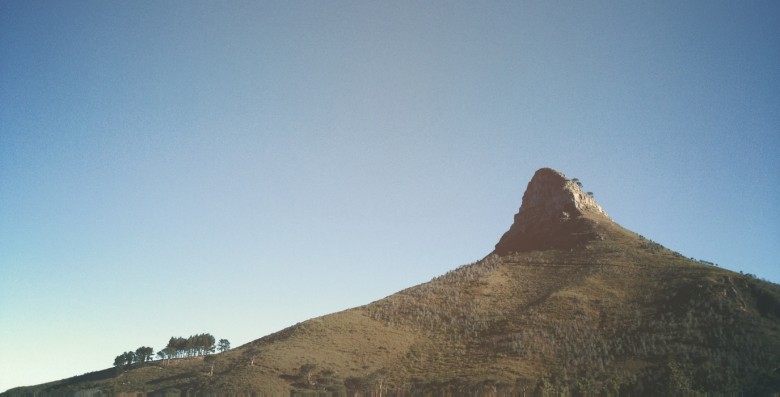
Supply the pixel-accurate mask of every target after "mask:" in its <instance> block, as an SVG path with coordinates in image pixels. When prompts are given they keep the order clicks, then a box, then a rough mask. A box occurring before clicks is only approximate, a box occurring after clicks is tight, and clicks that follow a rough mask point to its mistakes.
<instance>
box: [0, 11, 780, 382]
mask: <svg viewBox="0 0 780 397" xmlns="http://www.w3.org/2000/svg"><path fill="white" fill-rule="evenodd" d="M778 21H780V3H779V2H777V1H766V2H763V1H746V2H737V1H728V2H721V1H710V0H707V1H678V0H674V1H652V2H633V1H591V2H579V1H576V2H575V1H571V2H547V1H543V2H541V1H540V2H536V1H517V2H455V1H444V2H433V1H431V2H419V1H410V2H406V1H388V2H373V1H355V2H337V1H333V2H331V1H327V2H321V1H298V2H296V1H293V2H291V1H280V2H255V1H248V2H239V1H233V2H211V1H209V2H197V1H51V2H44V1H17V0H6V1H0V352H2V354H0V390H4V389H7V388H10V387H12V386H18V385H25V384H34V383H39V382H43V381H50V380H55V379H60V378H63V377H68V376H71V375H76V374H81V373H84V372H88V371H92V370H98V369H102V368H105V367H108V366H110V365H111V364H112V362H113V359H114V357H115V356H116V355H118V354H120V353H122V352H123V351H126V350H135V349H136V348H137V347H139V346H141V345H149V346H152V347H154V348H155V350H158V349H160V348H162V347H163V345H164V344H165V343H166V342H167V340H168V338H169V337H170V336H173V335H177V336H189V335H191V334H195V333H200V332H210V333H212V334H213V335H215V336H216V337H217V338H218V339H219V338H227V339H229V340H230V341H231V342H232V343H233V345H234V346H237V345H240V344H243V343H246V342H249V341H251V340H254V339H256V338H258V337H261V336H263V335H266V334H268V333H271V332H273V331H276V330H279V329H281V328H284V327H286V326H288V325H291V324H294V323H296V322H299V321H303V320H306V319H308V318H311V317H314V316H318V315H322V314H326V313H330V312H333V311H337V310H341V309H346V308H349V307H353V306H357V305H361V304H364V303H368V302H370V301H373V300H376V299H379V298H382V297H384V296H386V295H389V294H391V293H393V292H396V291H398V290H400V289H403V288H405V287H408V286H411V285H414V284H418V283H421V282H424V281H427V280H429V279H430V278H432V277H433V276H436V275H439V274H442V273H444V272H446V271H448V270H450V269H452V268H455V267H457V266H459V265H462V264H465V263H468V262H472V261H475V260H478V259H480V258H481V257H483V256H484V255H486V254H488V253H489V252H490V251H491V250H492V248H493V245H494V244H495V243H496V242H497V241H498V239H499V237H500V236H501V234H502V233H504V232H505V231H506V230H507V229H508V227H509V225H510V224H511V222H512V216H513V215H514V214H515V212H517V209H518V207H519V206H520V201H521V197H522V194H523V191H524V189H525V186H526V184H527V182H528V180H529V179H530V178H531V176H532V175H533V173H534V171H535V170H536V169H538V168H540V167H545V166H548V167H553V168H556V169H558V170H559V171H562V172H564V173H566V174H567V175H568V176H569V177H578V178H579V179H580V180H581V181H582V182H583V183H584V185H585V189H586V190H590V191H593V192H595V196H596V199H597V200H598V201H599V203H600V204H601V205H602V206H603V207H604V208H605V209H606V211H607V212H608V213H609V214H610V215H611V216H612V217H613V219H615V220H616V221H617V222H618V223H620V224H622V225H624V226H625V227H628V228H630V229H632V230H634V231H636V232H638V233H640V234H643V235H645V236H647V237H648V238H651V239H654V240H656V241H658V242H659V243H661V244H664V245H666V246H667V247H669V248H672V249H674V250H677V251H679V252H681V253H683V254H684V255H686V256H692V257H695V258H701V259H706V260H709V261H712V262H716V263H718V264H720V265H721V266H722V267H726V268H729V269H733V270H737V271H739V270H742V271H744V272H749V273H753V274H756V275H758V276H759V277H763V278H766V279H769V280H771V281H774V282H780V243H779V242H780V205H778V204H780V161H779V160H778V158H780V111H779V109H780V69H779V66H778V65H780V23H779V22H778Z"/></svg>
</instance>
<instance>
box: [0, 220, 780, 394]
mask: <svg viewBox="0 0 780 397" xmlns="http://www.w3.org/2000/svg"><path fill="white" fill-rule="evenodd" d="M598 233H599V234H600V235H601V236H603V238H602V239H601V240H599V241H594V242H589V243H588V244H587V245H583V246H579V247H575V248H571V249H566V250H546V251H529V252H523V253H515V254H509V255H504V256H497V255H490V256H488V257H486V258H485V259H483V260H481V261H479V262H476V263H473V264H469V265H465V266H462V267H460V268H458V269H455V270H453V271H451V272H449V273H447V274H445V275H443V276H441V277H437V278H435V279H433V280H431V281H430V282H428V283H424V284H421V285H418V286H415V287H412V288H408V289H406V290H403V291H401V292H399V293H396V294H394V295H391V296H389V297H387V298H385V299H382V300H379V301H376V302H373V303H371V304H368V305H365V306H362V307H358V308H354V309H350V310H346V311H343V312H340V313H335V314H331V315H328V316H323V317H320V318H316V319H312V320H309V321H306V322H303V323H300V324H296V325H295V326H292V327H289V328H287V329H285V330H282V331H280V332H278V333H275V334H272V335H269V336H266V337H264V338H261V339H258V340H256V341H254V342H252V343H249V344H247V345H244V346H241V347H239V348H236V349H234V350H231V351H227V352H224V353H221V354H217V355H210V356H206V357H191V358H180V359H174V360H171V363H170V365H167V366H163V365H162V362H161V361H153V362H148V363H138V364H134V365H132V366H130V367H129V368H127V369H126V370H125V371H116V370H106V371H101V372H97V373H93V374H87V375H84V376H82V377H77V378H73V379H70V380H65V381H60V382H55V383H52V384H47V385H40V386H37V387H33V388H25V389H16V390H12V391H9V392H8V393H6V395H9V396H18V395H26V393H34V392H35V393H38V395H73V393H75V392H76V391H78V390H82V391H83V390H90V391H92V393H93V394H91V395H95V394H94V393H97V392H100V391H101V390H102V391H105V392H106V393H108V391H111V393H114V394H113V395H120V394H117V393H137V392H141V393H144V392H145V393H150V395H186V394H187V393H190V395H192V393H195V392H197V393H198V395H225V396H227V395H261V394H263V393H265V394H267V395H279V394H293V395H304V394H307V393H308V394H311V393H326V394H327V393H329V394H332V395H432V394H431V393H450V394H451V395H463V394H466V393H470V394H474V395H518V396H519V395H531V394H536V395H661V394H663V395H680V394H695V393H700V394H705V393H706V394H743V395H759V396H760V395H771V393H773V392H774V393H778V392H780V372H779V371H778V367H780V286H778V285H775V284H772V283H768V282H764V281H761V280H756V279H755V278H753V277H750V276H747V275H740V274H737V273H734V272H731V271H728V270H724V269H720V268H717V267H714V266H710V265H704V264H701V263H699V262H696V261H692V260H689V259H687V258H684V257H682V255H680V254H677V253H675V252H672V251H669V250H667V249H665V248H663V247H661V246H660V245H658V244H655V243H653V242H651V241H649V240H647V239H644V238H640V237H639V236H637V235H635V234H634V233H632V232H629V231H626V230H624V229H622V228H620V227H619V226H617V225H615V224H613V223H602V224H601V225H600V226H599V230H598ZM58 393H63V394H58ZM68 393H70V394H68ZM105 395H108V394H105Z"/></svg>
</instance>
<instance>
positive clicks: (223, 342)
mask: <svg viewBox="0 0 780 397" xmlns="http://www.w3.org/2000/svg"><path fill="white" fill-rule="evenodd" d="M217 350H219V351H220V352H226V351H228V350H230V341H228V340H227V339H220V340H219V343H217Z"/></svg>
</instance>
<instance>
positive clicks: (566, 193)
mask: <svg viewBox="0 0 780 397" xmlns="http://www.w3.org/2000/svg"><path fill="white" fill-rule="evenodd" d="M601 220H604V221H609V222H611V220H610V219H609V217H608V216H607V213H606V212H604V210H603V209H602V208H601V206H600V205H598V203H596V200H594V199H593V197H591V196H590V195H589V194H586V193H584V192H583V191H582V189H581V188H580V184H579V183H578V181H576V180H570V179H567V178H566V176H565V175H564V174H562V173H560V172H558V171H555V170H553V169H551V168H542V169H540V170H538V171H536V173H535V174H534V176H533V178H531V181H530V182H529V183H528V187H527V188H526V191H525V194H523V203H522V205H521V206H520V211H519V212H518V213H517V214H516V215H515V218H514V223H513V224H512V226H511V227H510V228H509V231H507V232H506V233H504V235H503V236H502V237H501V240H499V242H498V244H496V249H495V253H497V254H499V255H504V254H507V253H509V252H521V251H532V250H542V249H552V248H568V247H572V246H575V245H578V244H582V243H585V242H587V241H592V240H597V239H601V238H603V237H602V236H601V235H600V234H599V233H598V230H597V225H598V222H599V221H601Z"/></svg>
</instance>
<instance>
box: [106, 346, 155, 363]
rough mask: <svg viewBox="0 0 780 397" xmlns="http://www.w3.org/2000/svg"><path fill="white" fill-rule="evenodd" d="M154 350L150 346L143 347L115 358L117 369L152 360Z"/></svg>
mask: <svg viewBox="0 0 780 397" xmlns="http://www.w3.org/2000/svg"><path fill="white" fill-rule="evenodd" d="M153 354H154V349H152V348H151V347H148V346H141V347H139V348H138V349H136V350H135V352H133V351H128V352H124V353H122V354H120V355H118V356H116V357H115V358H114V366H115V367H124V366H128V365H132V364H135V363H145V362H147V361H151V360H152V355H153Z"/></svg>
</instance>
